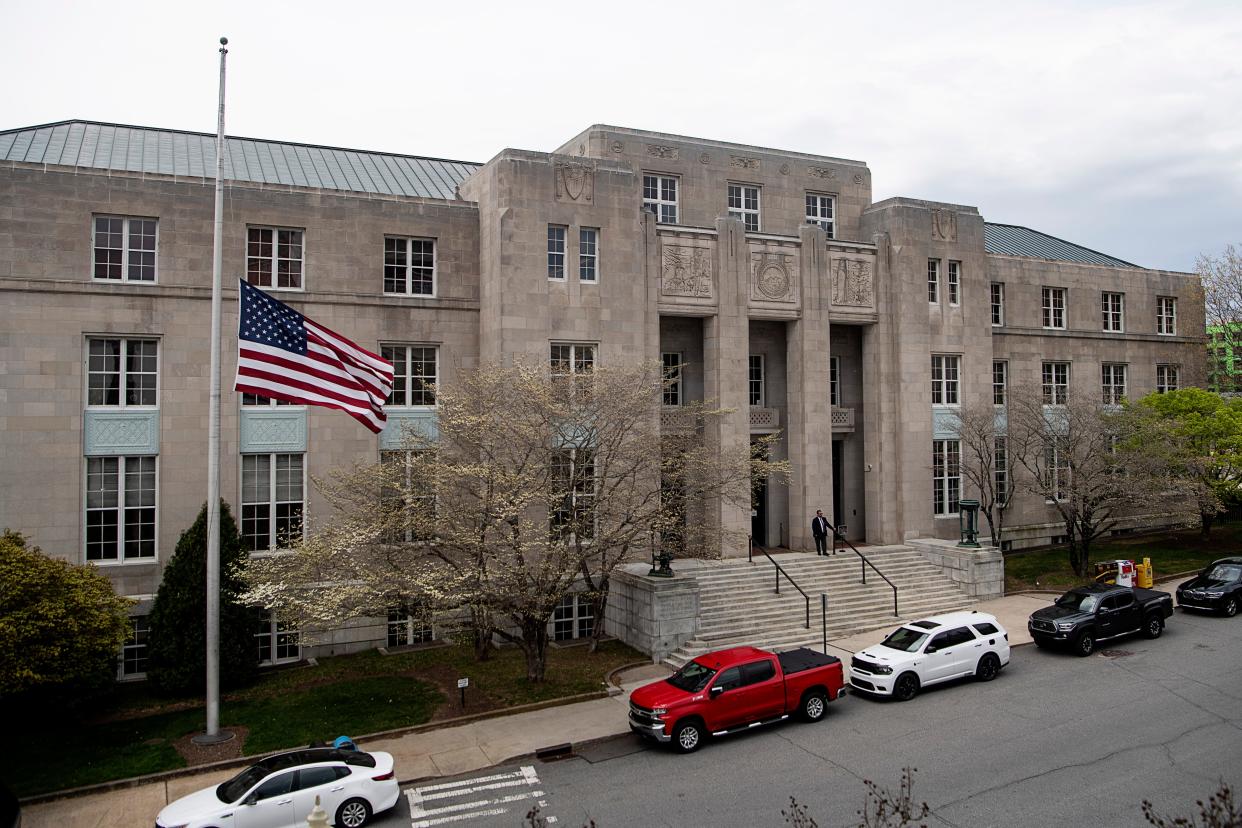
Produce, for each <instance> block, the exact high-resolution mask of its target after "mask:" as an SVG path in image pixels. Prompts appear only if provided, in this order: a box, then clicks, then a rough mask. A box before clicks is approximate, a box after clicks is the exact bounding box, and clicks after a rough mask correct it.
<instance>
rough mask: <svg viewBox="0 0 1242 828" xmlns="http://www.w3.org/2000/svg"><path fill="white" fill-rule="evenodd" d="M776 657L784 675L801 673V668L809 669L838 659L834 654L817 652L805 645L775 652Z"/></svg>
mask: <svg viewBox="0 0 1242 828" xmlns="http://www.w3.org/2000/svg"><path fill="white" fill-rule="evenodd" d="M776 659H777V661H779V662H780V663H781V670H782V671H783V672H784V673H785V675H787V676H789V675H793V674H794V673H801V672H802V671H803V670H811V669H813V668H815V667H823V666H824V665H826V664H832V663H833V662H836V661H840V660H841V659H839V658H837V657H836V656H830V655H825V654H823V653H817V652H815V651H814V650H810V649H807V648H806V647H799V648H798V649H796V650H789V651H788V652H784V653H777V654H776Z"/></svg>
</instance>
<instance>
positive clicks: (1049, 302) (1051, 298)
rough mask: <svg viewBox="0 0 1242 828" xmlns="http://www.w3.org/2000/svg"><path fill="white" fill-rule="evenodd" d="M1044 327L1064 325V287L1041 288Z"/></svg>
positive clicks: (1061, 326) (1060, 326)
mask: <svg viewBox="0 0 1242 828" xmlns="http://www.w3.org/2000/svg"><path fill="white" fill-rule="evenodd" d="M1040 292H1041V294H1042V296H1043V323H1044V327H1045V328H1062V329H1063V328H1064V327H1065V288H1057V287H1046V288H1041V291H1040Z"/></svg>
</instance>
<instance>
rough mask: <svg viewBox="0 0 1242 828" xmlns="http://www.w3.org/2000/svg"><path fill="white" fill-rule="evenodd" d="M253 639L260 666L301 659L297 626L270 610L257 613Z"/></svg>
mask: <svg viewBox="0 0 1242 828" xmlns="http://www.w3.org/2000/svg"><path fill="white" fill-rule="evenodd" d="M254 638H255V642H256V643H257V644H258V647H259V663H260V664H279V663H281V662H285V661H297V660H298V659H299V658H301V657H302V647H301V643H300V642H299V640H298V639H299V636H298V627H297V624H295V623H293V622H292V621H281V620H280V619H278V618H277V617H276V616H275V615H273V614H272V611H271V610H267V609H265V610H260V611H259V621H258V624H257V625H256V626H255V630H254ZM269 784H270V783H269Z"/></svg>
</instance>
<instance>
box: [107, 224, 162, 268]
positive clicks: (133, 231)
mask: <svg viewBox="0 0 1242 828" xmlns="http://www.w3.org/2000/svg"><path fill="white" fill-rule="evenodd" d="M158 227H159V222H158V221H156V220H155V219H153V218H132V217H129V216H95V228H94V229H95V232H94V242H93V245H92V246H93V247H94V250H95V269H94V272H93V274H92V275H93V277H94V278H96V279H100V280H107V281H122V280H123V281H126V282H154V281H155V241H156V234H157V232H158Z"/></svg>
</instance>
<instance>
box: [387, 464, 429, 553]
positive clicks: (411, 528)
mask: <svg viewBox="0 0 1242 828" xmlns="http://www.w3.org/2000/svg"><path fill="white" fill-rule="evenodd" d="M420 454H421V452H417V451H403V450H399V451H381V452H380V463H381V464H383V465H385V466H390V467H391V471H392V477H390V478H389V477H387V476H385V477H386V481H385V482H386V483H391V484H393V485H385V486H384V487H383V488H381V489H380V503H381V505H382V506H383V507H384V508H383V510H382V512H383V515H384V516H385V519H387V517H388V516H389V515H391V514H392V512H394V511H397V509H396V508H395V507H396V506H397V505H398V504H402V503H403V504H404V505H405V510H404V512H402V513H401V520H403V521H404V523H402V524H399V525H396V526H392V528H391V529H390V530H389V531H387V532H385V533H384V541H385V542H387V543H409V542H411V541H416V540H427V539H429V537H430V534H431V531H430V530H431V526H429V524H433V522H434V520H435V516H436V494H435V490H434V487H433V486H432V484H431V483H430V482H428V481H427V480H425V479H420V478H416V477H415V472H414V470H415V468H416V464H415V460H416V458H417V457H418V456H419V455H420ZM418 527H423V532H419V530H418Z"/></svg>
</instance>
